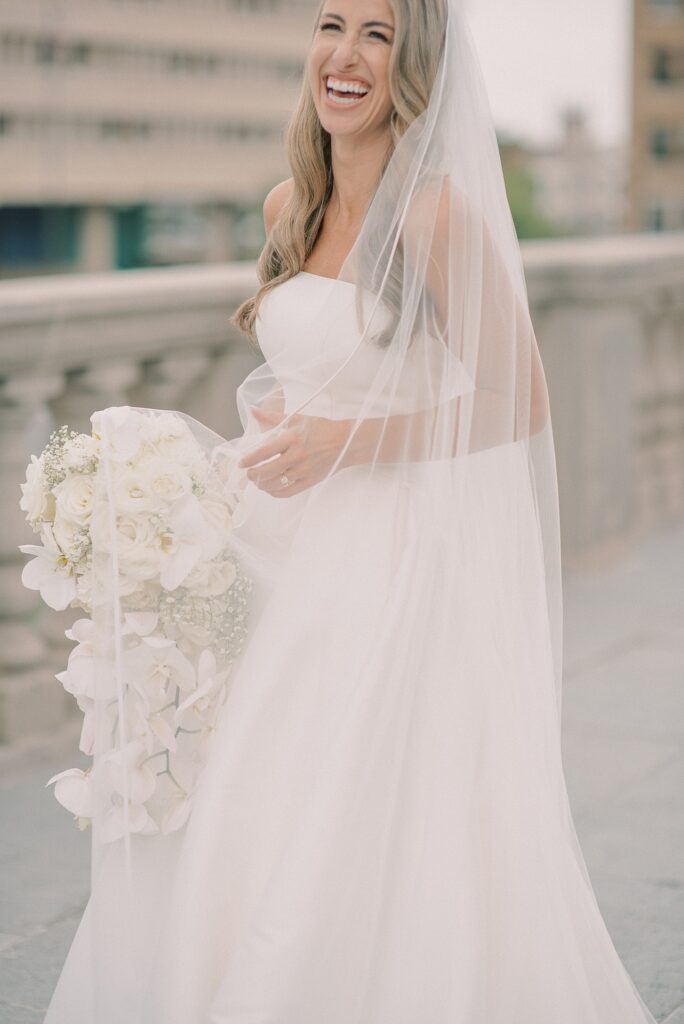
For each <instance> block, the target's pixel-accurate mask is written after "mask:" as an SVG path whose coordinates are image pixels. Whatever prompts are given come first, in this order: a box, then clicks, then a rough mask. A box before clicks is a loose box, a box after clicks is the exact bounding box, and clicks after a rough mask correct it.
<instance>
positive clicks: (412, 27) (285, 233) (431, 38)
mask: <svg viewBox="0 0 684 1024" xmlns="http://www.w3.org/2000/svg"><path fill="white" fill-rule="evenodd" d="M325 2H326V0H324V2H323V3H321V5H320V6H319V8H318V11H317V13H316V19H315V21H314V27H313V32H312V36H313V35H314V34H315V33H316V30H317V28H318V24H319V21H320V16H321V12H322V10H323V7H324V6H325ZM389 3H390V6H391V7H392V10H393V13H394V19H395V23H394V24H395V27H394V42H393V45H392V52H391V54H390V61H389V70H388V76H389V92H390V97H391V99H392V104H393V110H392V113H391V115H390V135H391V143H390V147H389V150H388V153H387V157H386V159H385V163H384V165H383V168H382V173H384V170H385V168H386V166H387V164H388V162H389V160H390V158H391V156H392V153H393V151H394V148H395V146H396V145H397V143H398V141H399V139H401V137H402V136H403V134H404V133H405V131H406V130H407V128H408V127H409V125H410V124H411V122H412V121H414V120H415V119H416V118H417V117H418V116H419V115H420V114H421V113H422V112H423V111H424V110H425V109H426V108H427V105H428V102H429V99H430V93H431V91H432V86H433V83H434V81H435V76H436V74H437V68H438V66H439V59H440V57H441V53H442V47H443V44H444V36H445V30H446V21H447V0H389ZM286 150H287V158H288V162H289V164H290V169H291V171H292V177H293V179H294V180H293V189H292V192H291V195H290V197H289V198H288V200H287V201H286V202H285V204H284V206H283V209H282V210H281V212H280V214H279V216H278V219H277V220H276V222H275V224H274V225H273V228H272V230H271V232H270V233H269V236H268V238H267V240H266V244H265V246H264V248H263V250H262V252H261V255H260V257H259V260H258V262H257V276H258V278H259V281H260V287H259V288H258V290H257V292H256V294H255V295H254V296H252V297H251V298H249V299H247V300H246V301H245V302H243V303H242V305H241V306H239V307H238V309H237V310H236V312H235V313H234V315H233V316H232V317H231V323H234V324H236V325H237V326H238V327H239V328H240V329H241V330H242V331H244V332H245V333H246V334H247V335H248V337H249V339H250V341H251V342H252V343H253V344H254V346H255V347H256V348H258V342H257V338H256V333H255V329H254V324H255V320H256V315H257V310H258V308H259V304H260V302H261V300H262V298H263V296H264V295H265V294H266V292H268V291H270V290H271V289H272V288H275V287H276V285H279V284H282V282H283V281H287V280H288V279H289V278H290V277H294V276H295V274H298V273H299V271H300V270H301V269H302V268H303V266H304V264H305V263H306V261H307V259H308V258H309V255H310V253H311V251H312V249H313V247H314V245H315V243H316V239H317V238H318V234H319V232H320V229H321V225H322V223H323V218H324V216H325V211H326V207H327V205H328V202H329V201H330V196H331V193H332V187H333V171H332V158H331V147H330V135H329V133H328V132H327V131H326V130H325V129H324V128H323V126H322V125H321V122H320V120H319V117H318V112H317V110H316V105H315V103H314V100H313V95H312V93H311V87H310V85H309V80H308V75H307V74H306V73H305V74H304V78H303V81H302V88H301V92H300V95H299V100H298V102H297V106H296V108H295V110H294V113H293V115H292V117H291V119H290V122H289V124H288V127H287V131H286ZM381 177H382V174H381Z"/></svg>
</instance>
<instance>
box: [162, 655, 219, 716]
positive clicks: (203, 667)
mask: <svg viewBox="0 0 684 1024" xmlns="http://www.w3.org/2000/svg"><path fill="white" fill-rule="evenodd" d="M227 676H228V673H227V671H225V670H224V671H221V672H219V671H218V669H217V666H216V658H215V656H214V654H213V652H212V651H210V650H208V649H205V650H203V651H202V653H201V654H200V656H199V661H198V664H197V687H196V689H195V690H194V691H193V692H192V693H191V694H190V696H189V697H186V698H185V700H184V701H183V702H182V703H181V704H179V705H178V707H177V708H176V711H175V713H174V721H175V722H176V724H177V725H183V726H184V727H187V728H192V727H196V726H197V723H198V722H199V723H200V724H202V725H204V724H206V725H209V727H213V725H214V720H215V717H216V711H217V706H218V704H219V702H220V698H221V697H222V696H223V693H224V688H225V683H226V679H227ZM190 723H192V724H190Z"/></svg>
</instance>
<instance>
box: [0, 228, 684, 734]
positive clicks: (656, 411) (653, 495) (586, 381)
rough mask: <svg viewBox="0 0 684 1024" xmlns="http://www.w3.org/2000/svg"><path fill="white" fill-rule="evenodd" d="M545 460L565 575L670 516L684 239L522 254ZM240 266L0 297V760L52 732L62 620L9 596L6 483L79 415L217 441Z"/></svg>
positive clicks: (32, 601) (13, 285) (24, 530)
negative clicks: (143, 413)
mask: <svg viewBox="0 0 684 1024" xmlns="http://www.w3.org/2000/svg"><path fill="white" fill-rule="evenodd" d="M524 255H525V263H526V271H527V279H528V285H529V292H530V299H531V305H532V312H533V319H534V322H535V327H536V331H537V336H538V339H539V345H540V349H541V353H542V359H543V362H544V366H545V368H546V374H547V378H548V382H549V390H550V394H551V411H552V419H553V425H554V437H555V443H556V451H557V461H558V476H559V487H560V499H561V519H562V530H563V538H562V541H563V554H564V561H565V565H566V568H572V567H580V566H582V565H586V564H596V562H597V561H598V560H606V559H608V558H612V559H615V558H617V557H619V555H620V553H621V552H622V551H624V550H625V549H626V548H628V547H629V545H630V544H632V543H633V542H634V541H635V539H636V538H637V537H638V536H639V535H640V534H642V533H643V532H645V531H647V530H652V529H654V528H656V527H657V526H659V525H661V524H664V523H666V522H667V521H670V520H673V519H675V518H677V517H680V516H681V515H682V514H683V513H684V484H683V473H684V236H668V237H663V238H651V237H649V238H647V237H634V238H619V239H606V240H598V241H594V240H592V241H586V242H585V241H572V242H562V243H538V244H537V243H535V244H530V245H527V246H526V247H525V253H524ZM255 281H256V278H255V271H254V266H253V265H251V264H249V265H246V264H223V265H214V266H205V267H181V268H173V269H169V270H162V271H156V270H155V271H151V270H143V271H127V272H124V273H119V274H103V275H97V276H73V277H53V278H34V279H30V280H29V279H24V280H16V281H12V282H5V283H2V284H0V495H1V496H2V497H1V500H2V512H3V528H2V531H0V744H1V743H7V742H10V741H12V740H14V739H17V738H19V737H22V736H25V735H27V734H28V733H40V732H41V731H45V730H51V729H54V728H55V727H56V725H58V723H59V722H60V721H62V720H63V719H64V717H65V716H66V715H67V714H69V710H70V709H71V708H72V707H73V699H72V698H71V697H66V696H65V695H64V694H63V692H62V690H61V687H60V686H58V685H56V684H55V681H54V679H53V677H52V676H53V672H54V671H55V670H57V669H58V668H59V667H62V665H63V662H64V659H65V648H64V639H63V629H64V628H65V626H66V625H68V622H69V621H70V619H71V618H73V613H72V614H71V615H69V614H68V613H64V614H63V615H61V616H60V615H57V614H55V613H54V612H51V613H50V614H48V615H42V614H41V613H40V608H39V602H38V600H37V596H36V594H34V593H32V592H30V591H27V590H25V589H24V588H23V587H22V585H21V582H20V569H21V564H22V561H23V557H22V556H21V555H20V554H19V552H18V550H17V547H18V545H19V544H21V543H27V542H29V543H30V542H31V540H32V539H33V535H32V534H31V533H30V531H29V529H28V527H27V525H26V523H25V522H24V519H23V513H21V512H20V511H19V508H18V500H19V483H20V482H21V480H22V479H23V474H24V469H25V466H26V463H27V461H28V457H29V454H30V452H31V451H38V450H39V449H40V448H41V447H42V445H43V443H44V442H45V440H46V438H47V434H48V432H49V429H50V428H51V426H53V425H55V424H58V425H59V424H62V423H68V424H69V425H70V426H71V427H74V428H78V429H84V430H87V429H88V420H89V417H90V414H91V413H92V412H93V410H95V409H97V408H103V407H105V406H109V405H119V404H131V405H141V406H150V407H154V408H177V409H182V410H184V411H186V412H188V413H190V414H191V415H194V416H195V417H196V418H198V419H200V420H202V422H204V423H206V424H207V425H208V426H210V427H212V428H214V429H215V430H217V431H218V432H219V433H221V434H222V435H223V436H225V437H234V436H236V435H237V434H238V433H239V431H240V426H239V421H238V418H237V413H236V409H235V402H234V393H235V388H236V386H237V385H238V384H239V382H240V381H241V380H242V379H243V377H244V376H245V375H246V374H247V373H248V372H249V370H250V369H251V368H252V367H253V366H255V365H256V364H257V362H258V357H257V354H256V353H255V351H254V350H253V349H252V348H251V347H250V346H249V344H248V343H247V342H246V341H245V340H244V339H243V338H242V337H241V336H239V335H238V334H237V333H236V332H235V330H234V329H233V328H231V326H230V324H229V322H228V321H229V316H230V314H231V312H232V311H233V310H234V308H235V307H236V305H237V304H238V303H239V302H240V301H241V300H242V299H243V298H244V297H245V296H246V295H247V294H249V293H250V292H251V291H252V290H253V288H254V285H255Z"/></svg>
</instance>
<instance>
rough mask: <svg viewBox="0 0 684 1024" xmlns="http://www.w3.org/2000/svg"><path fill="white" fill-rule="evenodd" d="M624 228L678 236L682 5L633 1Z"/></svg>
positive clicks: (682, 155)
mask: <svg viewBox="0 0 684 1024" xmlns="http://www.w3.org/2000/svg"><path fill="white" fill-rule="evenodd" d="M633 4H634V56H633V76H632V155H631V176H630V177H631V183H630V227H631V228H632V229H633V230H635V231H667V230H675V231H677V230H679V231H681V230H684V0H633Z"/></svg>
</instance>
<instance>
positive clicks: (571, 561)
mask: <svg viewBox="0 0 684 1024" xmlns="http://www.w3.org/2000/svg"><path fill="white" fill-rule="evenodd" d="M573 300H574V301H573V302H572V303H568V304H560V303H559V304H558V305H557V306H555V307H553V308H552V309H549V310H547V311H546V313H545V315H544V316H543V317H538V318H537V322H538V323H539V331H538V333H539V339H540V345H541V346H542V358H543V360H544V367H545V372H546V376H547V380H548V382H549V393H550V401H551V416H552V420H553V433H554V442H555V448H556V462H557V466H558V487H559V495H560V507H561V530H562V547H563V558H564V564H565V566H566V567H567V568H581V567H584V566H588V565H596V564H598V563H610V562H612V561H614V560H615V559H617V558H619V557H620V556H621V555H622V554H624V552H625V550H627V549H629V547H630V546H631V544H632V543H633V541H634V539H635V537H636V536H637V534H638V530H639V515H638V499H637V487H636V472H635V443H634V442H635V433H636V415H635V409H634V391H635V378H636V376H637V373H638V363H639V351H640V348H639V342H640V337H641V325H640V322H639V317H638V315H637V314H636V311H635V310H634V309H633V308H632V307H631V306H629V305H628V304H626V303H622V304H615V305H611V304H608V303H605V304H604V303H600V302H597V301H596V300H594V301H587V300H586V299H584V300H582V296H581V295H578V296H573Z"/></svg>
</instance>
